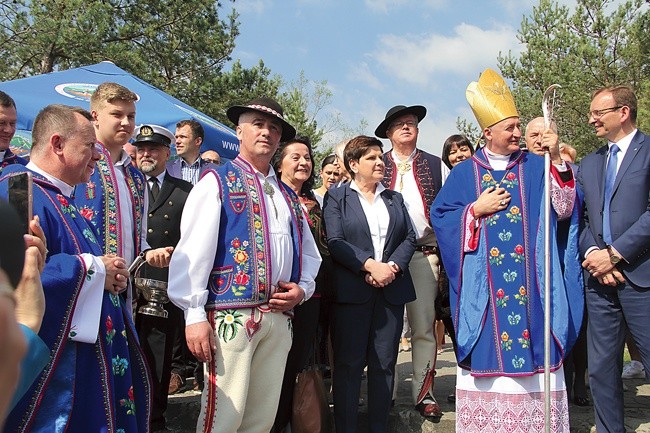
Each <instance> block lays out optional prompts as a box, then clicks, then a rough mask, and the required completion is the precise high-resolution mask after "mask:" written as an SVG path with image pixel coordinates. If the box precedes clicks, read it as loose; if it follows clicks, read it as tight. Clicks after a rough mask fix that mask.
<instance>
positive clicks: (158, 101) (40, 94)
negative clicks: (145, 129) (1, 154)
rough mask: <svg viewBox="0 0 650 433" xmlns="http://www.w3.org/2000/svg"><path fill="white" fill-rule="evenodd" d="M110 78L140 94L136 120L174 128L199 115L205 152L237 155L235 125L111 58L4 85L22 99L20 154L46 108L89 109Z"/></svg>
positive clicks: (17, 142) (18, 135) (14, 144)
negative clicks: (118, 64) (163, 88)
mask: <svg viewBox="0 0 650 433" xmlns="http://www.w3.org/2000/svg"><path fill="white" fill-rule="evenodd" d="M105 81H112V82H115V83H118V84H121V85H123V86H125V87H127V88H128V89H130V90H131V91H133V92H135V93H136V94H137V95H138V97H139V98H140V99H139V100H138V102H137V103H136V124H138V125H140V124H145V123H153V124H156V125H161V126H164V127H166V128H167V129H169V130H170V131H172V133H173V132H174V131H175V129H176V123H177V122H178V121H179V120H183V119H194V120H196V121H198V122H199V123H201V125H203V129H204V130H205V138H204V140H203V145H202V147H201V151H205V150H208V149H211V150H216V151H217V153H219V155H221V157H222V158H224V159H233V158H234V157H235V156H237V153H238V152H239V141H238V140H237V136H236V135H235V132H234V131H233V130H232V129H230V128H228V127H226V126H224V125H223V124H221V123H219V122H217V121H216V120H214V119H212V118H211V117H208V116H207V115H205V114H203V113H201V112H199V111H197V110H195V109H194V108H192V107H190V106H189V105H187V104H185V103H183V102H181V101H179V100H178V99H176V98H174V97H172V96H170V95H168V94H166V93H165V92H163V91H162V90H160V89H158V88H156V87H154V86H152V85H151V84H149V83H147V82H145V81H143V80H141V79H140V78H138V77H136V76H135V75H132V74H129V73H128V72H126V71H125V70H123V69H120V68H118V67H117V66H115V65H114V64H113V63H111V62H101V63H97V64H96V65H90V66H83V67H80V68H75V69H68V70H66V71H60V72H52V73H50V74H43V75H36V76H34V77H28V78H22V79H20V80H13V81H5V82H3V83H0V90H2V91H3V92H6V93H8V94H9V95H10V96H11V97H12V98H13V99H14V101H16V106H17V111H18V123H17V129H18V130H17V132H16V135H15V137H14V139H13V140H12V142H11V145H12V149H13V150H15V151H16V153H18V154H27V153H29V149H30V146H31V133H30V131H31V130H32V124H33V123H34V119H35V118H36V115H37V114H38V112H39V111H40V110H41V109H42V108H43V107H45V106H46V105H48V104H66V105H78V106H81V107H83V108H86V109H89V108H90V95H92V93H93V92H94V91H95V89H96V88H97V86H98V85H99V84H101V83H103V82H105Z"/></svg>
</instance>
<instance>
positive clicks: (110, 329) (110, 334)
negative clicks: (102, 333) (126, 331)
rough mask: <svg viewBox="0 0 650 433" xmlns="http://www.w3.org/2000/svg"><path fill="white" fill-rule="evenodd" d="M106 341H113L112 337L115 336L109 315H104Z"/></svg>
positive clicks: (110, 342)
mask: <svg viewBox="0 0 650 433" xmlns="http://www.w3.org/2000/svg"><path fill="white" fill-rule="evenodd" d="M105 323H106V342H107V343H108V344H112V343H113V337H115V329H113V319H111V316H106V322H105Z"/></svg>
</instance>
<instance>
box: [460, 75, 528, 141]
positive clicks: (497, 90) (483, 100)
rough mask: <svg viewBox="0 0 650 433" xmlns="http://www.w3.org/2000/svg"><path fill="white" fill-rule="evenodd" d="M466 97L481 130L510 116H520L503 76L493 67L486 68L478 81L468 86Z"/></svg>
mask: <svg viewBox="0 0 650 433" xmlns="http://www.w3.org/2000/svg"><path fill="white" fill-rule="evenodd" d="M465 97H466V98H467V102H469V106H470V107H472V111H473V112H474V116H475V117H476V120H477V121H478V124H479V126H480V127H481V130H483V129H485V128H489V127H490V126H492V125H494V124H495V123H498V122H500V121H502V120H503V119H507V118H508V117H519V113H518V112H517V107H516V106H515V100H514V98H513V97H512V93H510V89H509V88H508V85H507V84H506V82H505V81H503V78H501V76H500V75H499V74H497V73H496V72H495V71H493V70H492V69H489V68H488V69H486V70H485V71H483V73H482V74H481V76H480V77H479V80H478V83H477V82H476V81H472V82H471V83H469V86H467V90H466V91H465Z"/></svg>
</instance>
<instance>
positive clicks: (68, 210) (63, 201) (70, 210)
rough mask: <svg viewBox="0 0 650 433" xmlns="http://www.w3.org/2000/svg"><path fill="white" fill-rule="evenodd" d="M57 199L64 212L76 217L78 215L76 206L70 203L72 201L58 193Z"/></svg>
mask: <svg viewBox="0 0 650 433" xmlns="http://www.w3.org/2000/svg"><path fill="white" fill-rule="evenodd" d="M56 199H57V200H58V201H59V203H60V204H61V211H62V212H63V213H67V214H70V218H76V217H77V214H76V212H75V210H76V209H75V207H74V206H72V205H71V204H70V202H69V201H68V199H67V198H65V197H64V196H63V195H61V194H57V195H56Z"/></svg>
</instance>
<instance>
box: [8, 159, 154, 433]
mask: <svg viewBox="0 0 650 433" xmlns="http://www.w3.org/2000/svg"><path fill="white" fill-rule="evenodd" d="M26 170H27V169H26V168H25V167H23V166H20V165H11V166H8V167H6V168H5V169H4V170H3V173H2V176H1V177H0V197H5V198H6V196H7V184H8V181H7V179H8V177H9V176H10V175H11V174H13V173H17V172H24V171H26ZM33 178H34V187H33V191H34V214H35V215H38V216H39V218H40V222H41V226H42V227H43V230H44V232H45V236H46V237H47V246H48V249H49V252H48V256H47V259H46V265H45V268H44V271H43V274H42V277H41V279H42V282H43V290H44V293H45V302H46V309H45V315H44V318H43V324H42V327H41V330H40V332H39V337H40V338H41V339H42V340H43V341H44V342H45V344H46V345H47V347H48V348H49V358H50V360H49V362H48V364H47V365H46V366H45V368H44V369H43V371H42V372H41V374H40V375H39V376H38V377H37V378H36V380H35V381H34V383H33V384H32V385H31V387H30V388H29V389H28V390H27V392H26V393H25V394H24V396H23V397H22V398H21V399H20V400H19V401H18V403H17V404H16V406H15V407H14V409H13V410H12V412H11V413H10V415H9V416H8V418H7V422H6V425H5V432H64V431H65V432H69V433H72V432H109V433H129V432H136V433H138V432H147V431H148V425H149V416H150V399H149V396H150V394H151V392H150V386H149V381H148V373H147V370H146V366H145V363H144V358H143V354H142V352H141V350H140V347H139V345H138V342H137V338H136V335H135V331H134V326H133V323H132V321H131V318H130V314H128V309H129V308H130V306H129V305H126V304H125V302H124V299H123V297H122V296H117V295H112V294H110V293H109V292H107V291H105V290H103V285H104V283H103V280H104V278H105V271H104V269H103V266H102V265H99V266H97V262H98V259H96V257H99V256H102V255H103V252H102V249H101V246H100V244H99V242H98V239H97V235H96V232H95V231H94V230H93V228H92V226H91V225H90V224H89V223H88V221H87V220H86V218H84V217H83V216H82V215H81V214H80V213H79V212H78V210H77V208H76V206H75V204H74V201H73V198H71V197H67V196H65V195H63V194H62V192H61V190H59V188H57V187H56V186H55V185H53V184H52V183H51V182H50V181H48V180H47V179H46V178H44V177H43V176H41V175H39V174H37V173H34V172H33ZM89 263H91V264H90V265H89ZM98 279H99V280H98ZM93 283H98V284H100V285H101V286H100V287H101V289H100V291H99V292H98V291H95V292H94V293H95V295H96V296H98V298H97V299H100V300H101V306H99V305H97V306H93V305H86V308H87V309H89V310H92V308H93V307H94V308H95V310H93V311H97V312H99V317H98V318H97V317H95V319H94V325H93V323H91V324H89V325H88V328H89V329H80V328H78V327H77V326H76V325H75V323H77V322H75V317H76V314H82V312H81V311H80V310H81V309H78V308H77V306H78V304H81V303H82V302H83V299H82V298H83V296H85V294H86V295H87V291H86V289H87V285H88V284H93ZM88 322H93V321H92V320H91V321H86V322H80V323H88ZM80 335H84V336H85V337H84V338H85V339H86V340H89V341H87V342H83V341H79V340H80V338H79V336H80ZM88 335H90V338H88V337H87V336H88Z"/></svg>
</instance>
